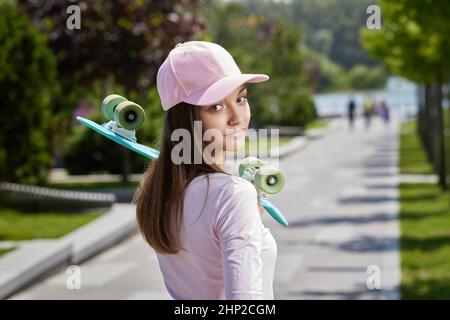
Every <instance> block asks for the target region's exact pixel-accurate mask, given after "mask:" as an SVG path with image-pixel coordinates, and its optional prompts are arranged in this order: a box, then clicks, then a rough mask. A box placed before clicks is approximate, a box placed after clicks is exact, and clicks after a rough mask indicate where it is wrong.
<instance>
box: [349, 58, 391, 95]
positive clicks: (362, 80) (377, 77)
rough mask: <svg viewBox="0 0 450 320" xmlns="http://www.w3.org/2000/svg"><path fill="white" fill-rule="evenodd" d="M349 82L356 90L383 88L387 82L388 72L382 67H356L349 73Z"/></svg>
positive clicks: (359, 65)
mask: <svg viewBox="0 0 450 320" xmlns="http://www.w3.org/2000/svg"><path fill="white" fill-rule="evenodd" d="M348 76H349V82H350V85H351V87H352V88H355V89H370V88H381V87H383V86H384V84H385V83H386V80H387V72H386V70H385V69H384V68H383V67H382V66H378V67H372V68H370V67H367V66H365V65H361V64H358V65H355V66H354V67H353V68H352V69H351V70H350V72H349V74H348Z"/></svg>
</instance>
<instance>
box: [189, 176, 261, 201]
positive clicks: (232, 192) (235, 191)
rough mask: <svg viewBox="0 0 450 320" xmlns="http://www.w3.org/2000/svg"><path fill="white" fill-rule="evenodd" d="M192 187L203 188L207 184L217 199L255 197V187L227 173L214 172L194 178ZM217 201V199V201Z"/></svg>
mask: <svg viewBox="0 0 450 320" xmlns="http://www.w3.org/2000/svg"><path fill="white" fill-rule="evenodd" d="M191 183H192V184H193V186H194V185H196V186H197V187H198V186H200V185H201V186H205V187H206V185H208V184H209V189H210V190H211V191H214V190H215V191H216V192H213V193H215V194H216V195H217V196H218V198H220V199H226V198H229V197H242V196H253V195H255V196H256V189H255V187H254V186H253V185H252V184H251V183H250V182H249V181H247V180H245V179H243V178H241V177H238V176H234V175H231V174H228V173H222V172H215V173H209V174H206V175H202V176H199V177H196V178H195V179H194V180H193V181H192V182H191ZM217 200H219V199H217Z"/></svg>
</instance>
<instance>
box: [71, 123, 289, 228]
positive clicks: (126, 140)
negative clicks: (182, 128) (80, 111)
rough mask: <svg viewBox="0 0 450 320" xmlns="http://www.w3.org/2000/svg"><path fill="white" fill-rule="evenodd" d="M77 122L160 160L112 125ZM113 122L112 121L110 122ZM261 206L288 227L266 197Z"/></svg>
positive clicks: (284, 219)
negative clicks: (118, 131)
mask: <svg viewBox="0 0 450 320" xmlns="http://www.w3.org/2000/svg"><path fill="white" fill-rule="evenodd" d="M77 120H78V121H79V122H81V123H82V124H83V125H85V126H86V127H88V128H89V129H92V130H94V131H95V132H97V133H99V134H101V135H103V136H105V137H106V138H108V139H111V140H113V141H114V142H116V143H118V144H120V145H122V146H123V147H125V148H128V149H130V150H131V151H134V152H136V153H138V154H140V155H141V156H144V157H146V158H149V159H151V160H156V159H158V156H159V151H158V150H156V149H153V148H150V147H148V146H145V145H143V144H140V143H137V142H136V141H135V139H133V138H130V137H125V136H123V135H120V134H118V133H116V132H114V131H113V130H112V129H111V126H110V123H105V124H103V125H100V124H98V123H96V122H94V121H92V120H89V119H85V118H83V117H80V116H77ZM110 122H112V121H110ZM260 200H261V204H262V205H263V207H264V209H265V210H266V211H267V212H268V213H269V214H270V215H271V216H272V218H274V219H275V220H276V221H277V222H278V223H279V224H281V225H283V226H285V227H287V226H288V225H289V223H288V222H287V220H286V218H285V217H284V216H283V214H282V213H281V211H280V210H279V209H278V208H277V207H275V206H274V205H273V204H272V203H271V202H270V201H269V200H267V199H266V198H264V197H262V196H261V197H260Z"/></svg>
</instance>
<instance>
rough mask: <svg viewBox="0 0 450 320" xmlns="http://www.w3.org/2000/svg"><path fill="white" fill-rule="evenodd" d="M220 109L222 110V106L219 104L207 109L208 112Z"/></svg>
mask: <svg viewBox="0 0 450 320" xmlns="http://www.w3.org/2000/svg"><path fill="white" fill-rule="evenodd" d="M221 109H223V106H222V105H220V104H216V105H215V106H211V107H209V110H211V111H219V110H221Z"/></svg>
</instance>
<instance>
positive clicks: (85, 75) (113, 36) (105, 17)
mask: <svg viewBox="0 0 450 320" xmlns="http://www.w3.org/2000/svg"><path fill="white" fill-rule="evenodd" d="M19 3H20V4H21V7H22V8H23V10H24V11H25V12H26V13H27V14H28V15H29V16H30V17H31V19H32V21H33V22H34V23H35V24H36V25H38V26H39V28H41V29H42V30H43V31H44V32H45V33H46V34H49V35H52V36H51V38H50V39H49V43H48V45H49V46H50V48H51V49H52V50H53V51H54V52H55V54H56V56H57V58H58V68H59V71H60V72H61V81H64V87H65V88H71V87H73V86H75V85H77V86H89V85H92V84H93V83H94V82H95V81H96V80H98V79H106V78H108V77H109V76H110V75H111V74H114V75H115V79H116V82H117V84H119V85H120V86H121V87H124V88H125V90H126V91H131V90H139V91H140V93H142V92H143V91H145V90H147V89H148V88H150V87H151V86H152V85H153V84H154V82H153V80H154V79H153V78H154V77H155V75H156V72H157V66H158V65H159V64H160V63H162V61H163V60H164V58H165V55H166V53H168V51H170V49H172V48H173V47H174V46H175V44H176V43H177V42H181V41H185V40H186V39H188V38H189V37H190V36H192V35H193V34H195V33H196V32H198V31H199V30H202V29H203V28H204V24H203V22H202V21H200V20H199V19H198V17H197V15H196V10H197V9H198V8H199V7H200V6H202V5H203V4H204V0H192V1H189V2H184V3H183V4H178V3H177V1H173V0H172V1H158V0H134V1H107V0H86V1H83V2H80V3H79V4H78V5H79V7H80V10H81V12H80V14H81V26H80V27H81V29H80V30H77V29H74V30H69V29H68V28H66V21H67V19H68V17H69V14H67V13H66V10H67V7H68V5H69V4H68V3H67V1H58V0H45V1H44V0H37V1H27V0H19ZM44 3H45V5H44ZM74 4H77V3H74ZM181 13H182V14H183V15H185V16H186V18H185V17H184V16H182V15H181ZM188 16H189V18H187V17H188ZM66 77H67V80H66Z"/></svg>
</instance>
